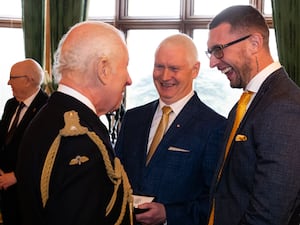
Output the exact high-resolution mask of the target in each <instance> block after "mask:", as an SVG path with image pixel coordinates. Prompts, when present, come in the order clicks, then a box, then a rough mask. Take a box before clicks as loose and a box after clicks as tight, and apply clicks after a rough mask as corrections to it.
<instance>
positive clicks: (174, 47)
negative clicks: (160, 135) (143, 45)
mask: <svg viewBox="0 0 300 225" xmlns="http://www.w3.org/2000/svg"><path fill="white" fill-rule="evenodd" d="M190 54H191V53H190V51H189V49H188V48H187V47H186V46H184V45H180V44H178V43H172V42H167V43H164V44H162V45H160V47H159V48H158V49H157V51H156V54H155V63H154V70H153V80H154V84H155V87H156V89H157V91H158V93H159V96H160V98H161V100H162V101H163V102H164V103H166V104H168V105H170V104H172V103H174V102H176V101H178V100H180V99H182V98H183V97H185V96H186V95H187V94H189V93H190V92H191V91H192V88H193V79H194V78H196V77H197V75H198V72H199V67H200V63H199V62H198V61H196V60H195V59H192V57H191V56H190Z"/></svg>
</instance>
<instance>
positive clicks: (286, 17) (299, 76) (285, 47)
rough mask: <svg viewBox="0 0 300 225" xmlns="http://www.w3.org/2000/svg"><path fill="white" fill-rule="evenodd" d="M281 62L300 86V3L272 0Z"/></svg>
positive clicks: (295, 0) (290, 0)
mask: <svg viewBox="0 0 300 225" xmlns="http://www.w3.org/2000/svg"><path fill="white" fill-rule="evenodd" d="M272 10H273V22H274V27H275V34H276V41H277V49H278V56H279V61H280V62H281V64H282V65H283V66H284V67H285V68H286V70H287V72H288V73H289V75H290V77H291V78H292V79H293V80H294V81H295V82H296V83H297V84H298V85H299V86H300V14H299V11H300V1H299V0H288V1H282V0H272Z"/></svg>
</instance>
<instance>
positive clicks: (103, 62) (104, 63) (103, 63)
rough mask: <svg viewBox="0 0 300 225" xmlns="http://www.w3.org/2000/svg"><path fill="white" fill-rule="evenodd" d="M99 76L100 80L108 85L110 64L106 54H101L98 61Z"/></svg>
mask: <svg viewBox="0 0 300 225" xmlns="http://www.w3.org/2000/svg"><path fill="white" fill-rule="evenodd" d="M97 77H98V80H99V81H100V82H101V83H102V84H103V85H106V84H107V82H108V79H109V66H108V60H107V57H106V56H101V57H100V58H99V60H98V63H97Z"/></svg>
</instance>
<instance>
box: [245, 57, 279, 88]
mask: <svg viewBox="0 0 300 225" xmlns="http://www.w3.org/2000/svg"><path fill="white" fill-rule="evenodd" d="M280 67H281V64H280V63H279V62H273V63H271V64H270V65H268V66H267V67H266V68H264V69H263V70H262V71H260V72H259V73H258V74H257V75H256V76H254V77H253V78H252V79H251V80H250V82H249V84H248V85H247V86H246V89H245V90H248V91H251V92H254V93H257V92H258V90H259V88H260V86H261V85H262V83H263V82H264V81H265V80H266V79H267V77H268V76H270V75H271V74H272V73H273V72H274V71H276V70H278V69H279V68H280Z"/></svg>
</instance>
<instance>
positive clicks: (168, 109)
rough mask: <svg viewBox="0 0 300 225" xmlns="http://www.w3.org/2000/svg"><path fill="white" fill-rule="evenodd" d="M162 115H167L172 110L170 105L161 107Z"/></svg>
mask: <svg viewBox="0 0 300 225" xmlns="http://www.w3.org/2000/svg"><path fill="white" fill-rule="evenodd" d="M162 111H163V115H169V114H170V113H171V112H172V108H171V107H170V106H164V107H162Z"/></svg>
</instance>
